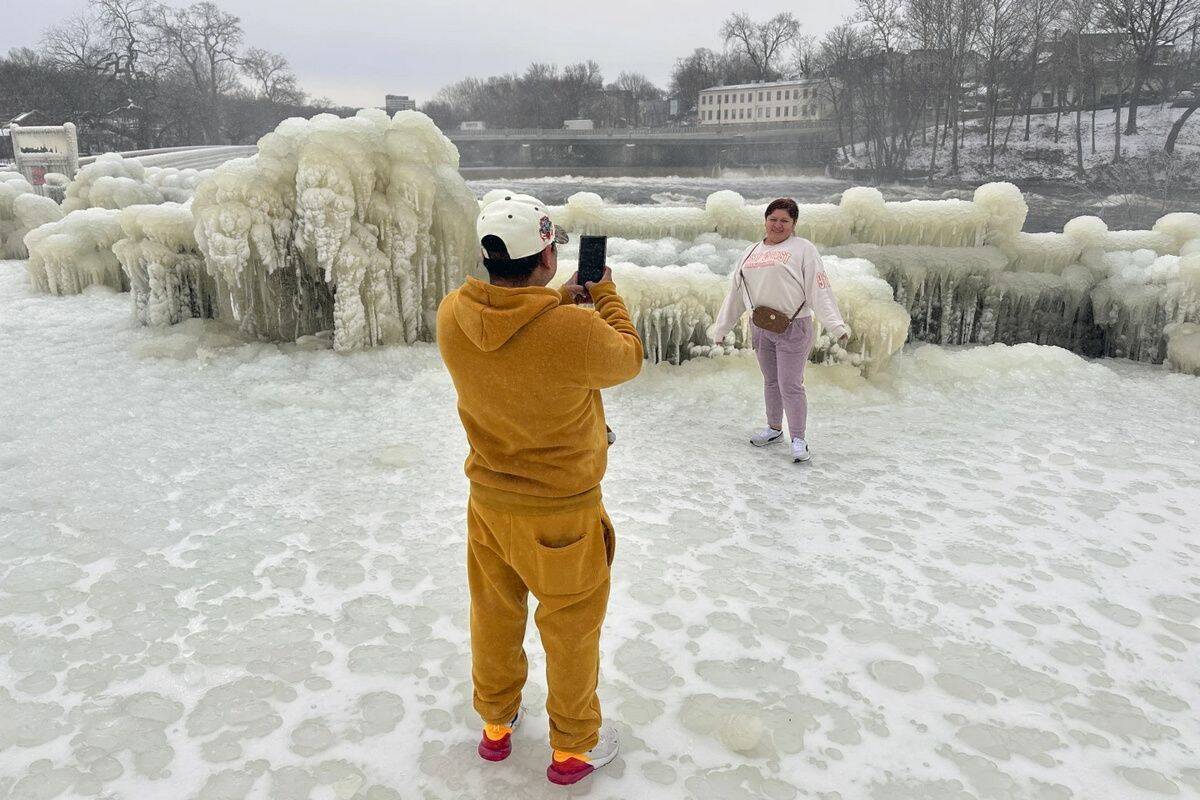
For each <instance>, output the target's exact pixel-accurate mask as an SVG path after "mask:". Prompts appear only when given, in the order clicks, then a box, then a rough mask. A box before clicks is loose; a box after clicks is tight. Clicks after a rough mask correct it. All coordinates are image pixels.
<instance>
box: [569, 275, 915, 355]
mask: <svg viewBox="0 0 1200 800" xmlns="http://www.w3.org/2000/svg"><path fill="white" fill-rule="evenodd" d="M824 262H825V268H826V271H827V272H828V274H829V278H830V282H831V284H832V286H833V291H834V294H835V295H836V296H837V299H838V306H839V308H840V309H841V312H842V316H843V317H844V318H845V320H846V323H847V324H848V325H849V326H850V328H851V331H852V333H851V337H850V343H849V347H848V351H849V354H854V355H853V356H852V355H849V354H848V353H846V352H843V351H841V350H840V348H838V350H837V351H835V350H834V347H835V343H834V342H833V341H832V340H831V337H830V336H829V335H828V334H826V333H825V332H824V331H823V330H822V329H821V326H820V323H819V322H817V323H816V330H817V335H816V343H815V346H814V353H813V358H814V360H818V361H826V360H849V361H852V362H854V363H856V365H857V366H860V367H861V368H862V370H863V371H864V372H867V373H869V372H873V371H875V370H877V369H879V368H880V367H882V366H884V365H886V364H887V362H888V360H889V359H890V358H891V357H892V355H894V354H895V353H896V352H897V351H898V350H899V349H900V348H901V347H902V346H903V345H904V342H905V340H906V339H907V338H908V322H909V319H908V315H907V314H906V313H905V311H904V309H903V308H902V307H901V306H900V305H898V304H897V303H896V302H895V301H894V300H892V292H891V287H889V286H888V284H887V282H886V281H884V280H882V279H881V278H880V277H879V276H878V274H877V273H876V271H875V268H874V267H873V266H872V265H871V264H870V263H869V262H867V261H864V260H862V259H839V258H837V257H836V256H830V257H827V258H825V259H824ZM610 265H611V266H612V268H613V277H614V279H615V280H616V282H617V286H618V287H619V290H620V293H621V297H622V299H623V300H624V301H625V304H626V306H627V307H628V308H629V313H630V317H631V319H632V321H633V324H634V325H635V326H636V327H637V329H638V334H639V335H640V336H641V337H642V344H643V347H644V349H645V352H646V357H647V358H648V359H650V360H651V361H654V362H659V361H669V362H672V363H679V362H680V361H683V360H686V359H688V358H691V357H694V356H698V355H715V354H716V353H717V351H719V352H725V350H724V349H720V348H713V347H712V339H711V331H710V329H711V327H712V325H713V324H714V322H715V321H716V317H717V313H718V312H719V311H720V309H721V304H722V303H723V302H724V300H725V295H726V294H727V293H728V291H729V278H728V276H724V275H717V274H715V273H713V272H712V271H711V270H710V269H709V268H707V267H706V266H704V265H703V264H700V263H688V264H674V265H667V266H640V265H637V264H632V263H622V262H619V261H614V260H612V259H610ZM573 271H574V264H573V262H571V261H569V260H568V259H565V258H564V261H563V264H562V266H561V267H560V268H559V272H558V275H557V276H556V281H555V285H558V284H561V283H562V282H563V281H564V280H565V279H566V278H567V277H568V276H569V275H570V274H571V272H573ZM734 338H735V342H733V343H732V344H730V345H729V347H730V349H732V347H734V346H737V345H740V346H742V347H748V346H749V341H750V329H749V315H746V316H745V317H743V319H742V321H741V323H740V325H739V326H738V327H737V328H736V329H735V330H734Z"/></svg>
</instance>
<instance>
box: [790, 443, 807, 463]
mask: <svg viewBox="0 0 1200 800" xmlns="http://www.w3.org/2000/svg"><path fill="white" fill-rule="evenodd" d="M811 458H812V453H811V452H809V450H808V443H807V442H805V441H804V440H803V439H799V438H797V439H792V463H793V464H799V463H800V462H801V461H808V460H809V459H811Z"/></svg>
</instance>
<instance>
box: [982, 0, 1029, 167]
mask: <svg viewBox="0 0 1200 800" xmlns="http://www.w3.org/2000/svg"><path fill="white" fill-rule="evenodd" d="M1025 42H1026V29H1025V27H1024V25H1023V24H1022V20H1021V4H1020V2H1019V0H983V13H982V15H981V18H980V26H979V49H980V54H981V55H982V56H983V65H984V87H985V90H986V104H987V116H986V118H985V119H986V121H987V127H986V133H987V147H988V166H994V165H995V163H996V118H997V115H998V112H999V108H1000V101H1001V97H1000V90H1001V85H1002V83H1004V82H1005V78H1006V77H1008V75H1009V72H1010V68H1011V65H1012V64H1013V63H1014V62H1015V61H1017V59H1018V55H1019V53H1020V51H1021V49H1022V47H1023V45H1025ZM1015 112H1016V109H1015V108H1014V109H1013V113H1015Z"/></svg>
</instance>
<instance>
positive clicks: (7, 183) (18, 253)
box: [0, 172, 63, 258]
mask: <svg viewBox="0 0 1200 800" xmlns="http://www.w3.org/2000/svg"><path fill="white" fill-rule="evenodd" d="M62 215H63V212H62V209H61V208H60V207H59V205H58V203H55V202H54V201H53V200H51V199H50V198H48V197H42V196H41V195H39V194H38V193H37V190H35V189H34V188H33V186H31V185H30V184H29V182H27V181H26V180H25V179H24V178H23V177H21V175H20V174H18V173H16V172H0V258H27V257H28V256H29V251H28V250H27V249H26V247H25V235H26V234H27V233H29V232H30V231H31V230H33V229H34V228H36V227H38V226H39V225H44V224H46V223H47V222H55V221H56V220H60V219H62Z"/></svg>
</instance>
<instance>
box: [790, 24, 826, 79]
mask: <svg viewBox="0 0 1200 800" xmlns="http://www.w3.org/2000/svg"><path fill="white" fill-rule="evenodd" d="M819 70H820V56H819V49H818V46H817V39H816V37H815V36H813V35H812V34H807V33H806V34H802V35H800V36H797V37H796V41H795V43H794V44H793V45H792V56H791V60H790V62H789V63H788V73H789V74H790V76H791V77H793V78H806V79H810V78H815V77H816V76H817V72H818V71H819Z"/></svg>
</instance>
